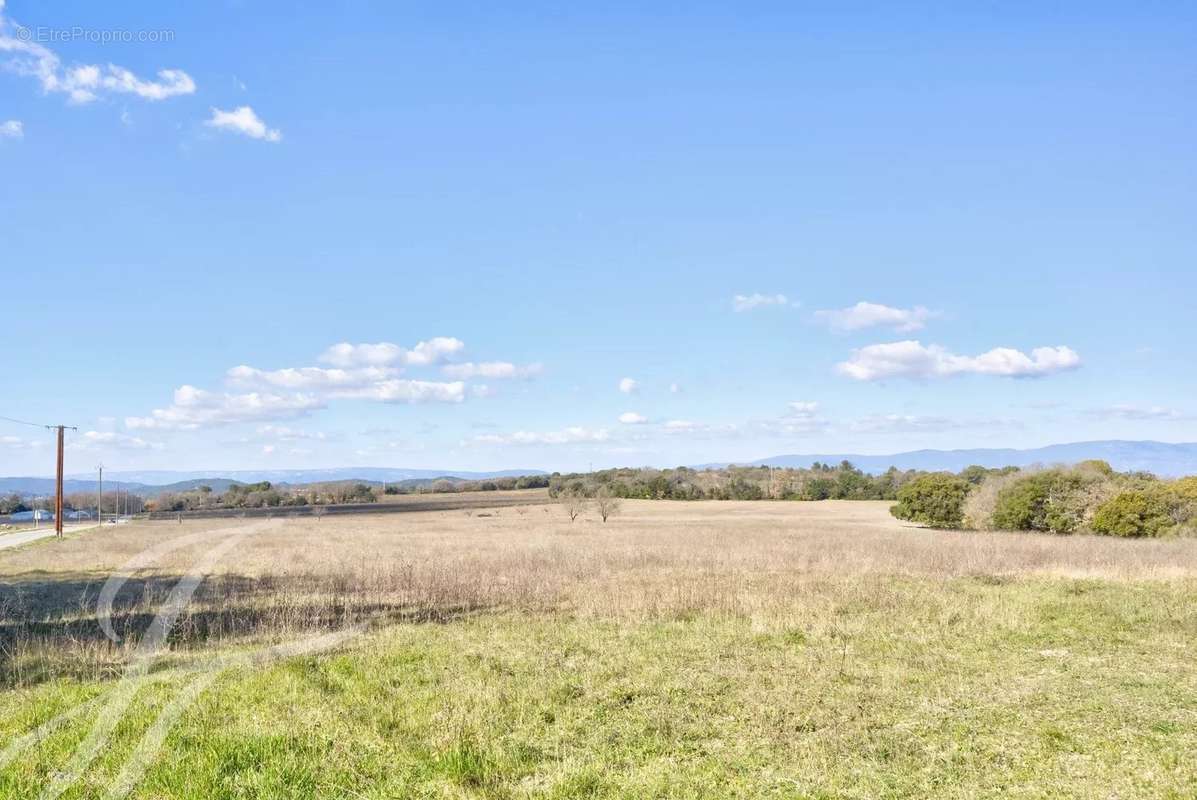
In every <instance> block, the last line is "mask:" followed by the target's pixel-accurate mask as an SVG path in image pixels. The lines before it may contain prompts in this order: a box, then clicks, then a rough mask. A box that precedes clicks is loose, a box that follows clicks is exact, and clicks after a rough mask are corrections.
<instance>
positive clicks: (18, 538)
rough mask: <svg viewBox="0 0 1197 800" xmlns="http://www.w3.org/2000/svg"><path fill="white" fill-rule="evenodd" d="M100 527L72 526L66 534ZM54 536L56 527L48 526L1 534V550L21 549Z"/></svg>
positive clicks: (93, 525)
mask: <svg viewBox="0 0 1197 800" xmlns="http://www.w3.org/2000/svg"><path fill="white" fill-rule="evenodd" d="M96 527H99V525H98V524H97V523H94V522H93V523H92V524H90V525H70V526H68V527H67V529H66V531H65V533H75V532H76V531H83V530H87V529H88V528H96ZM53 535H54V526H52V525H47V526H46V527H43V528H34V529H32V530H28V531H21V532H20V533H3V534H0V550H5V549H7V548H9V547H19V546H21V545H23V544H28V543H29V542H36V541H37V540H38V539H46V538H49V537H51V536H53Z"/></svg>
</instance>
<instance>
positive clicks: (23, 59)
mask: <svg viewBox="0 0 1197 800" xmlns="http://www.w3.org/2000/svg"><path fill="white" fill-rule="evenodd" d="M28 32H29V29H28V28H22V27H21V26H20V25H18V24H17V23H16V22H14V21H13V20H12V19H10V18H9V17H7V16H5V14H4V4H3V3H0V54H3V55H6V56H8V60H7V63H6V64H5V65H4V66H5V67H6V68H7V69H8V70H10V71H12V72H15V73H16V74H18V75H22V76H24V77H28V78H33V79H34V80H36V81H37V82H38V84H39V85H40V86H41V89H42V91H43V92H45V93H46V94H50V93H61V94H65V95H66V96H67V97H68V98H69V99H70V101H71V102H72V103H90V102H92V101H93V100H96V99H97V98H99V97H100V96H101V95H103V94H130V95H134V96H136V97H140V98H142V99H144V100H151V101H156V100H165V99H167V98H169V97H177V96H179V95H187V94H194V93H195V81H194V80H192V79H191V76H190V75H188V74H187V73H186V72H184V71H183V70H181V69H163V70H159V71H158V74H157V80H149V79H145V78H140V77H138V76H137V75H135V74H134V73H133V72H131V71H129V70H128V69H125V68H124V67H119V66H117V65H116V64H107V65H104V66H100V65H99V64H76V65H72V66H69V67H67V66H64V65H63V63H62V59H60V58H59V57H58V54H57V53H55V52H54V51H53V50H51V49H50V48H48V47H46V46H45V45H42V44H40V43H38V42H35V41H31V40H30V38H31V37H29V35H28Z"/></svg>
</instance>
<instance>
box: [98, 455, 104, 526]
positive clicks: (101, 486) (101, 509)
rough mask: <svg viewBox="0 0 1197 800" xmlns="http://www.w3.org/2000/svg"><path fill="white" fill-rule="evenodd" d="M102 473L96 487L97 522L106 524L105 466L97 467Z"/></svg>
mask: <svg viewBox="0 0 1197 800" xmlns="http://www.w3.org/2000/svg"><path fill="white" fill-rule="evenodd" d="M96 469H98V470H99V471H100V479H99V481H98V482H97V485H96V522H99V523H101V524H103V522H104V465H103V464H100V465H99V466H98V467H96Z"/></svg>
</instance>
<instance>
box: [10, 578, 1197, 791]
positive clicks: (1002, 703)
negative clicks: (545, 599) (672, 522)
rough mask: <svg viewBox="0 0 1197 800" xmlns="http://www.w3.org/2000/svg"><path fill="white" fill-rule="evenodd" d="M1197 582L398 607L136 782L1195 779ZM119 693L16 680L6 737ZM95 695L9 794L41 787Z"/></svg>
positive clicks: (845, 589) (100, 769) (217, 695)
mask: <svg viewBox="0 0 1197 800" xmlns="http://www.w3.org/2000/svg"><path fill="white" fill-rule="evenodd" d="M1195 589H1197V587H1195V586H1194V585H1193V583H1191V582H1188V583H1180V582H1176V583H1120V582H1103V581H1092V580H1087V581H1069V580H1038V579H1036V580H1014V581H999V580H992V579H991V580H985V579H957V580H952V581H947V582H944V581H934V580H916V579H898V578H888V579H886V578H868V579H859V580H855V581H849V580H847V579H838V580H837V582H836V583H835V584H834V586H828V587H824V589H819V588H817V587H816V588H812V590H811V592H812V594H814V595H819V596H822V597H824V599H827V602H828V603H830V604H831V605H830V606H828V605H827V604H826V603H824V604H822V605H821V607H818V608H816V605H819V604H814V603H798V604H796V607H795V609H794V610H793V614H792V615H790V616H788V617H787V618H786V619H784V620H779V619H771V620H770V619H759V620H753V619H726V618H723V619H721V618H714V617H711V616H707V615H704V614H701V613H698V614H689V615H687V616H686V618H684V619H657V620H644V621H639V622H628V621H625V622H614V621H603V620H583V619H574V618H571V617H568V616H565V615H539V616H524V615H517V614H494V615H487V616H481V617H476V618H473V619H470V620H466V621H458V622H453V623H450V624H445V625H433V624H425V625H400V626H396V627H393V628H390V629H387V630H385V631H381V632H379V633H376V634H373V635H371V636H370V637H369V638H367V639H365V640H361V641H359V642H358V643H357V644H356V645H354V646H352V647H350V648H348V649H346V650H345V651H343V652H339V653H335V654H330V655H325V656H318V657H302V658H293V659H290V660H287V661H284V662H279V663H276V664H273V665H270V666H268V667H264V668H259V669H239V670H233V671H229V672H228V673H225V674H223V675H222V676H221V677H220V678H219V679H218V680H217V682H216V683H215V684H214V685H213V686H212V687H211V688H209V689H208V690H207V691H205V692H204V693H202V694H201V695H200V697H199V699H198V700H197V701H196V702H195V704H194V705H192V706H191V707H190V708H189V709H188V711H187V712H186V713H185V714H184V715H183V716H182V717H181V718H180V719H179V721H178V722H177V723H176V724H175V725H174V726H173V728H172V730H171V731H170V733H169V735H168V736H167V738H166V741H165V745H164V747H163V749H162V751H161V752H160V753H159V754H158V756H157V758H156V760H155V761H154V762H153V764H152V766H151V767H150V768H149V770H148V772H147V773H146V774H145V776H144V777H143V778H142V780H141V781H140V782H139V783H138V784H137V786H136V787H135V788H134V789H133V791H132V793H131V794H130V796H131V797H136V798H145V799H146V800H148V799H150V798H154V799H155V800H157V799H158V798H196V799H197V800H198V799H199V798H203V799H204V800H219V799H222V798H228V800H233V799H234V798H237V799H238V800H241V799H242V798H296V799H297V800H298V799H299V798H379V799H381V798H406V797H414V798H422V797H428V798H445V797H462V798H465V797H483V798H524V797H528V798H531V797H536V798H587V797H595V798H598V797H618V798H645V797H668V798H698V797H720V798H722V797H745V798H747V797H778V798H832V797H848V798H890V797H894V798H896V797H910V798H924V797H931V796H934V797H949V798H979V797H995V798H996V797H1026V798H1032V797H1044V798H1046V797H1078V798H1082V797H1083V798H1090V797H1126V798H1129V797H1175V798H1180V797H1193V796H1197V666H1195V664H1197V660H1195V659H1194V656H1195V655H1197V652H1195V650H1197V648H1195V647H1194V642H1195V641H1197V603H1195V602H1194V600H1195V598H1197V591H1195ZM820 593H821V594H820ZM804 608H809V609H810V610H809V611H804ZM184 683H185V679H184V678H183V677H180V676H178V675H172V674H168V675H166V676H162V677H161V679H160V680H159V681H158V682H155V683H150V684H147V685H146V686H145V687H143V688H142V689H141V690H140V691H139V692H138V694H137V697H136V700H135V702H134V704H133V705H132V706H131V707H130V710H129V711H128V713H127V714H126V715H125V716H124V717H123V719H122V720H121V722H120V724H119V726H118V728H117V733H116V735H115V737H114V740H113V743H112V744H111V745H110V746H109V747H107V748H106V749H105V750H104V751H103V753H102V754H101V756H100V758H99V760H98V761H97V763H96V764H95V765H94V766H93V767H92V768H91V769H89V770H87V772H86V775H85V778H84V779H83V781H82V782H81V783H79V784H76V785H75V786H74V787H72V788H71V789H69V790H68V791H67V792H66V793H65V794H64V795H63V796H64V797H67V798H93V797H103V796H104V793H105V791H106V787H107V786H108V785H109V784H110V783H111V781H112V780H113V778H114V777H115V776H116V775H117V774H118V773H119V771H120V769H121V767H122V765H123V764H124V763H125V761H126V759H127V758H128V757H129V755H130V754H131V753H132V751H133V748H134V747H135V746H136V745H137V743H138V741H139V740H140V738H141V736H142V735H143V733H144V732H145V730H146V729H147V727H148V726H149V725H150V724H151V723H152V721H153V719H154V718H155V716H156V714H157V712H158V711H159V710H160V709H161V708H162V707H163V705H164V704H165V703H166V702H167V701H169V699H170V698H171V697H173V696H175V695H176V694H177V692H178V690H179V688H181V686H182V685H183V684H184ZM112 688H113V684H101V683H77V682H67V681H58V682H52V683H48V684H43V685H41V686H38V687H36V688H33V689H25V690H14V691H10V692H5V693H3V694H0V746H2V744H3V743H4V742H6V741H7V740H8V739H9V738H10V737H12V736H14V735H20V734H23V733H26V732H28V731H29V730H31V729H32V728H33V727H35V726H36V725H37V724H39V723H40V722H42V721H45V720H47V719H50V718H52V717H53V716H54V715H56V714H58V713H61V711H63V710H65V709H67V708H70V707H72V705H74V704H76V703H78V702H81V701H85V700H88V699H91V698H94V697H103V696H104V695H105V693H106V692H110V691H112ZM94 716H95V714H94V713H89V714H85V715H83V716H82V717H81V718H80V719H79V720H78V721H77V722H74V723H71V724H68V725H67V726H66V727H64V728H63V729H61V730H60V731H58V732H57V733H55V734H53V735H52V736H51V737H49V738H48V739H47V740H46V741H44V742H42V743H41V744H40V745H39V746H37V747H35V748H33V749H31V750H29V751H28V752H27V753H25V754H24V755H23V756H22V757H20V758H18V759H17V760H16V761H14V762H13V763H12V764H10V765H9V766H8V767H7V768H6V769H4V770H2V771H0V797H4V798H26V797H36V796H37V794H38V793H39V792H40V791H41V790H42V789H43V788H44V787H45V786H46V785H47V784H48V783H49V781H50V780H51V776H52V775H53V774H54V773H55V771H56V770H61V769H63V768H64V765H65V764H67V763H68V761H69V758H70V756H71V753H72V751H73V749H74V748H75V746H76V745H78V744H79V742H80V741H81V740H82V739H83V737H84V736H85V734H86V732H87V729H88V726H89V724H90V722H91V721H92V719H93V718H94Z"/></svg>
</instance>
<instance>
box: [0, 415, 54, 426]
mask: <svg viewBox="0 0 1197 800" xmlns="http://www.w3.org/2000/svg"><path fill="white" fill-rule="evenodd" d="M0 419H2V420H4V421H6V422H15V423H17V424H18V425H28V426H30V427H33V428H57V427H58V426H57V425H39V424H38V423H36V422H27V421H25V420H23V419H14V418H13V417H5V416H3V415H0Z"/></svg>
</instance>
